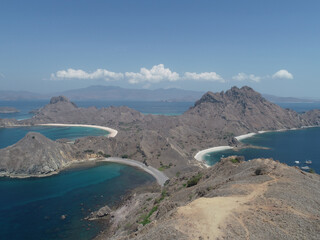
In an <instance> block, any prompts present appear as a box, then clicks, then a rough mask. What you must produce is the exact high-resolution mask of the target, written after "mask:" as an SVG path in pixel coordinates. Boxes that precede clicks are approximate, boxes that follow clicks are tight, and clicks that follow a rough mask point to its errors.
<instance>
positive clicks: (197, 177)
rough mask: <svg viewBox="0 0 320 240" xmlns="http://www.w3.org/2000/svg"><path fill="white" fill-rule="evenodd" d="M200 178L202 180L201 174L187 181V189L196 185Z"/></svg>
mask: <svg viewBox="0 0 320 240" xmlns="http://www.w3.org/2000/svg"><path fill="white" fill-rule="evenodd" d="M201 178H202V174H200V173H199V174H198V175H195V176H193V177H192V178H190V179H189V180H188V182H187V187H192V186H195V185H197V184H198V182H199V181H200V179H201Z"/></svg>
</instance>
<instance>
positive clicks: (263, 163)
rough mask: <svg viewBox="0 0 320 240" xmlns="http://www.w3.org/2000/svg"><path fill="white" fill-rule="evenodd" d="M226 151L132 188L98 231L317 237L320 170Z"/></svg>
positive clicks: (141, 235) (127, 235) (118, 235)
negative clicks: (193, 168)
mask: <svg viewBox="0 0 320 240" xmlns="http://www.w3.org/2000/svg"><path fill="white" fill-rule="evenodd" d="M240 159H241V158H239V157H235V156H233V157H229V158H226V159H223V160H222V161H221V162H220V163H217V164H216V165H215V166H213V167H211V168H208V169H206V170H201V171H198V172H193V173H188V174H184V175H180V176H179V177H174V178H172V179H170V182H169V183H168V184H167V185H166V186H165V187H164V188H163V189H162V190H161V191H160V192H155V191H150V190H148V191H146V192H136V193H135V194H133V195H132V196H131V197H129V198H128V199H127V200H126V201H125V202H124V203H123V205H122V206H120V207H119V208H117V209H114V210H113V211H110V209H108V212H107V213H105V214H102V213H101V211H102V212H103V211H104V209H102V210H101V211H100V212H99V211H98V212H97V214H96V215H94V216H91V217H93V218H95V217H96V218H99V216H100V217H101V216H103V217H104V218H105V219H109V220H108V221H109V222H110V223H109V224H110V227H109V228H108V230H106V231H105V232H104V233H102V234H101V235H100V236H99V237H97V240H98V239H99V240H100V239H117V240H119V239H140V240H142V239H145V240H147V239H155V240H157V239H159V240H160V239H184V240H185V239H318V238H319V232H320V210H319V209H320V208H319V201H318V199H319V197H320V176H319V175H317V174H310V173H306V172H303V171H301V170H299V169H297V168H294V167H289V166H287V165H284V164H281V163H279V162H276V161H273V160H272V159H255V160H251V161H247V162H242V161H241V160H240Z"/></svg>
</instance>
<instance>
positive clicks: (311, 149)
mask: <svg viewBox="0 0 320 240" xmlns="http://www.w3.org/2000/svg"><path fill="white" fill-rule="evenodd" d="M242 142H243V143H247V144H251V145H255V146H262V147H267V148H269V149H255V148H245V149H241V150H239V151H234V150H232V149H231V150H225V151H221V152H215V153H209V154H207V155H206V156H205V161H206V162H207V163H208V164H209V165H213V164H215V163H216V162H218V161H219V160H220V158H221V157H223V156H224V157H227V156H230V155H241V156H244V157H245V159H246V160H249V159H253V158H260V157H262V158H273V159H275V160H279V161H280V162H283V163H286V164H288V165H290V166H298V167H304V166H309V167H310V168H312V169H314V170H315V171H316V172H317V173H320V127H317V128H306V129H300V130H293V131H285V132H268V133H263V134H257V135H255V136H253V137H251V138H247V139H244V140H242ZM307 160H311V161H312V164H310V165H308V164H306V163H305V161H307ZM295 161H299V164H296V163H295Z"/></svg>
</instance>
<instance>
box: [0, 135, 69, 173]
mask: <svg viewBox="0 0 320 240" xmlns="http://www.w3.org/2000/svg"><path fill="white" fill-rule="evenodd" d="M72 160H75V148H74V146H73V145H70V144H63V143H58V142H55V141H52V140H50V139H48V138H46V137H45V136H43V135H41V134H40V133H36V132H29V133H28V134H27V135H26V136H25V137H24V138H23V139H21V140H20V141H19V142H18V143H16V144H15V145H12V146H9V147H7V148H4V149H0V175H1V176H10V177H26V176H42V175H46V174H50V173H54V172H57V171H59V170H61V169H62V168H64V167H65V166H67V165H68V164H70V162H71V161H72Z"/></svg>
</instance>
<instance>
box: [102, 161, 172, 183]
mask: <svg viewBox="0 0 320 240" xmlns="http://www.w3.org/2000/svg"><path fill="white" fill-rule="evenodd" d="M98 161H101V162H114V163H120V164H125V165H129V166H132V167H137V168H140V169H142V170H143V171H145V172H147V173H149V174H150V175H152V176H153V177H154V178H155V179H156V180H157V183H158V184H159V185H161V186H164V183H165V182H166V181H167V180H168V179H169V178H168V177H167V176H166V175H165V174H164V173H163V172H160V171H159V170H157V169H155V168H154V167H151V166H146V165H145V164H143V163H141V162H138V161H135V160H132V159H127V158H117V157H110V158H105V159H103V160H98Z"/></svg>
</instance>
